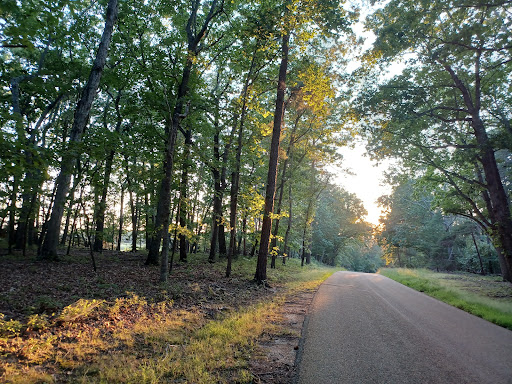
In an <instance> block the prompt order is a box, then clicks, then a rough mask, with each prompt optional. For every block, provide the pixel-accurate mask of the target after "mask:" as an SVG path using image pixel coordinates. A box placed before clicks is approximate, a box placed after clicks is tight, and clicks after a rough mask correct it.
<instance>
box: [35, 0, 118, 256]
mask: <svg viewBox="0 0 512 384" xmlns="http://www.w3.org/2000/svg"><path fill="white" fill-rule="evenodd" d="M117 8H118V7H117V0H109V2H108V4H107V16H106V20H105V28H104V30H103V35H102V36H101V41H100V45H99V47H98V51H97V53H96V58H95V60H94V64H93V66H92V69H91V73H90V75H89V80H88V81H87V84H86V86H85V88H84V90H83V92H82V97H81V98H80V101H79V102H78V104H77V107H76V110H75V116H74V120H73V126H72V128H71V134H70V138H69V148H68V150H67V151H66V153H65V154H64V155H63V156H62V164H61V169H60V173H59V175H58V176H57V180H56V181H55V183H56V184H57V191H56V194H55V201H54V205H53V210H52V214H51V217H50V221H49V222H48V228H47V234H46V237H45V240H44V244H43V246H42V247H41V255H40V257H41V258H43V259H46V260H57V259H58V256H57V245H58V243H59V236H60V224H61V221H62V215H63V213H64V205H65V203H66V197H67V194H68V190H69V182H70V179H71V173H72V169H73V164H74V163H75V161H76V159H77V158H78V157H79V156H80V153H79V151H78V149H77V148H76V144H77V143H79V142H80V141H81V140H82V134H83V132H84V130H85V127H86V125H87V121H88V120H89V113H90V111H91V107H92V103H93V101H94V98H95V97H96V91H97V89H98V86H99V83H100V79H101V75H102V73H103V68H104V66H105V62H106V60H107V54H108V47H109V45H110V41H111V38H112V33H113V30H114V24H115V21H116V18H117Z"/></svg>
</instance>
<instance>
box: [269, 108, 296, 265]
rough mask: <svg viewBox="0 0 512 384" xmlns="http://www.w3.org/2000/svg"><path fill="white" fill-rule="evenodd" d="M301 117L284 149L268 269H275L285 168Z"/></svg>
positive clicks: (294, 125) (285, 176)
mask: <svg viewBox="0 0 512 384" xmlns="http://www.w3.org/2000/svg"><path fill="white" fill-rule="evenodd" d="M301 117H302V114H301V113H299V114H298V115H297V118H296V119H295V122H294V124H293V129H292V132H291V133H290V141H289V142H288V148H286V159H285V161H284V162H283V169H282V172H281V182H280V185H279V188H278V189H279V198H278V199H277V209H276V213H277V218H276V220H275V224H274V232H273V234H272V241H271V244H270V249H271V252H272V261H271V263H270V268H275V267H276V256H277V253H278V251H277V249H276V248H277V236H278V235H279V222H280V215H281V205H282V202H283V195H284V185H285V182H286V178H287V174H286V171H287V168H288V164H289V159H290V156H291V154H292V150H293V145H294V141H295V132H296V131H297V127H298V125H299V120H300V118H301Z"/></svg>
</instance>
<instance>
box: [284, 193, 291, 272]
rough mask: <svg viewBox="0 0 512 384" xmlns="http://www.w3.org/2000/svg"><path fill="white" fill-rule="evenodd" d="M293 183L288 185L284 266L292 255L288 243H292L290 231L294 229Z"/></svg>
mask: <svg viewBox="0 0 512 384" xmlns="http://www.w3.org/2000/svg"><path fill="white" fill-rule="evenodd" d="M292 201H293V200H292V183H289V184H288V223H287V225H286V233H285V235H284V245H283V252H284V255H283V264H284V263H286V261H285V260H286V258H287V257H288V255H289V254H290V247H289V245H288V242H289V241H290V231H291V229H292V208H293V204H292Z"/></svg>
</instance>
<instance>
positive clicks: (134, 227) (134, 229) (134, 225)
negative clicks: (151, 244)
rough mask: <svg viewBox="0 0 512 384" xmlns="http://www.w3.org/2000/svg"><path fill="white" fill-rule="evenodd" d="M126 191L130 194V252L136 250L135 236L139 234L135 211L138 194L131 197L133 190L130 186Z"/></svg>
mask: <svg viewBox="0 0 512 384" xmlns="http://www.w3.org/2000/svg"><path fill="white" fill-rule="evenodd" d="M128 193H129V196H130V211H131V217H132V252H137V237H138V236H139V232H138V223H139V220H138V214H137V213H138V212H137V205H138V204H137V201H138V198H139V197H138V196H137V195H136V196H135V199H134V198H133V191H132V189H131V188H129V189H128Z"/></svg>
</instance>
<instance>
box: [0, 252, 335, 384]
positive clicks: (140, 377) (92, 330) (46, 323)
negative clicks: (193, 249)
mask: <svg viewBox="0 0 512 384" xmlns="http://www.w3.org/2000/svg"><path fill="white" fill-rule="evenodd" d="M223 264H224V263H220V262H219V263H216V264H214V265H213V266H211V265H208V264H206V263H203V262H202V259H199V260H191V262H190V263H189V264H188V265H186V266H185V267H183V268H184V269H183V270H182V271H181V274H180V280H178V279H177V278H176V276H174V277H173V276H171V278H170V281H169V283H168V284H165V285H160V286H156V287H155V290H156V291H158V292H157V293H156V294H155V295H154V297H152V298H151V299H150V298H146V297H142V296H139V295H138V294H136V293H134V292H127V293H125V294H123V295H121V296H118V297H115V298H111V299H86V298H80V299H78V300H76V301H75V302H74V303H72V304H71V305H67V306H65V307H63V308H61V309H60V310H58V311H56V313H54V314H52V315H51V316H49V315H46V314H34V315H31V316H30V317H28V319H27V320H26V321H24V322H22V321H18V320H12V319H11V320H6V319H5V318H4V317H1V319H0V363H1V365H0V381H1V382H8V383H24V384H30V383H56V382H73V383H75V382H76V383H165V382H188V383H235V382H236V383H251V382H254V381H255V378H254V377H253V375H252V373H251V372H250V369H249V361H250V360H251V359H252V358H253V356H254V355H255V351H256V349H257V343H256V342H257V339H258V338H259V337H261V335H263V334H268V333H272V332H278V330H276V327H277V325H276V324H278V322H279V320H280V318H281V314H280V312H279V308H280V306H281V304H282V303H283V301H284V300H286V297H289V295H292V294H294V293H295V292H298V291H302V290H308V289H314V288H316V287H317V286H318V285H319V284H320V283H321V282H322V281H323V280H325V279H326V278H327V277H328V276H329V275H330V274H332V273H333V272H334V269H328V268H325V267H322V266H319V265H310V266H307V267H305V268H301V267H300V264H299V262H298V261H297V260H289V261H288V262H287V265H286V266H283V265H279V264H278V266H277V268H276V269H272V270H271V269H269V270H268V277H269V279H268V282H269V284H270V286H272V288H270V289H268V288H265V287H262V286H257V285H255V284H253V283H250V280H252V274H253V272H254V267H255V260H254V259H252V260H249V259H245V258H240V259H239V260H237V261H235V263H234V267H233V275H232V277H231V278H230V279H225V278H223V277H222V276H223V269H224V265H223ZM187 276H189V277H190V279H193V281H192V280H191V281H187V280H186V277H187ZM198 276H202V277H203V279H207V278H210V279H211V280H207V281H205V280H201V277H198ZM212 276H213V277H214V278H212ZM234 284H237V285H236V289H231V288H232V287H233V285H234ZM175 300H180V303H181V304H179V305H178V304H176V302H175Z"/></svg>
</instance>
